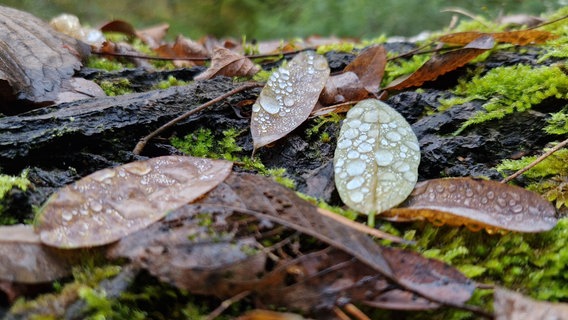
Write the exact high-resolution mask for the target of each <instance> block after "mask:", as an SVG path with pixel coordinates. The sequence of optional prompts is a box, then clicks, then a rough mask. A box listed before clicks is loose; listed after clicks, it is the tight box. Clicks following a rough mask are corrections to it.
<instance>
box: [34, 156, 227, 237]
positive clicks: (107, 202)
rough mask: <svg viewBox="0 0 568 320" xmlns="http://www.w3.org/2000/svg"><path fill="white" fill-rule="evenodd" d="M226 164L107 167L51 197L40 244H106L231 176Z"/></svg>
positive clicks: (188, 160) (187, 160)
mask: <svg viewBox="0 0 568 320" xmlns="http://www.w3.org/2000/svg"><path fill="white" fill-rule="evenodd" d="M231 168H232V163H231V162H228V161H223V160H211V159H201V158H193V157H183V156H164V157H158V158H152V159H149V160H146V161H137V162H132V163H128V164H125V165H122V166H119V167H116V168H112V169H103V170H100V171H97V172H95V173H92V174H90V175H88V176H86V177H84V178H82V179H81V180H79V181H77V182H75V183H73V184H71V185H68V186H66V187H65V188H63V189H61V190H59V191H58V192H57V193H55V194H54V195H52V196H51V197H50V198H49V199H48V201H47V202H46V203H45V205H44V206H43V207H42V208H41V210H40V212H39V213H38V216H37V218H36V231H37V232H38V233H39V234H40V238H41V241H42V242H43V243H45V244H47V245H50V246H54V247H59V248H79V247H92V246H98V245H104V244H108V243H111V242H114V241H116V240H119V239H120V238H122V237H124V236H125V235H128V234H130V233H133V232H135V231H137V230H140V229H142V228H145V227H147V226H148V225H150V224H152V223H153V222H155V221H157V220H159V219H161V218H162V217H163V216H164V215H165V214H166V213H167V212H168V211H170V210H173V209H175V208H178V207H180V206H182V205H184V204H186V203H188V202H191V201H193V200H195V199H197V198H199V197H200V196H202V195H203V194H204V193H206V192H208V191H209V190H211V189H213V188H214V187H215V186H216V185H217V184H219V183H221V182H222V181H223V180H224V179H225V178H226V177H227V176H228V175H229V173H230V172H231Z"/></svg>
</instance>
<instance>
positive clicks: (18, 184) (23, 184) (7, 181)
mask: <svg viewBox="0 0 568 320" xmlns="http://www.w3.org/2000/svg"><path fill="white" fill-rule="evenodd" d="M30 185H31V182H30V181H29V180H28V178H27V171H23V172H22V173H21V174H20V176H17V177H15V176H9V175H5V174H0V225H12V224H16V223H18V219H17V218H15V217H13V216H11V215H5V214H4V213H3V211H4V205H3V203H4V204H5V201H6V199H5V198H4V197H5V196H6V195H7V194H8V192H10V190H12V189H13V188H18V189H20V190H22V191H26V190H27V188H28V187H29V186H30Z"/></svg>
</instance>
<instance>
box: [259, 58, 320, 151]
mask: <svg viewBox="0 0 568 320" xmlns="http://www.w3.org/2000/svg"><path fill="white" fill-rule="evenodd" d="M329 72H330V70H329V66H328V64H327V60H326V59H325V58H324V57H323V56H321V55H318V54H315V53H313V52H311V51H307V52H300V53H299V54H297V55H296V56H295V57H294V59H292V60H291V61H290V62H289V63H288V65H285V66H281V67H280V68H278V70H276V71H274V72H273V73H272V75H271V76H270V78H269V79H268V81H267V82H266V86H264V88H263V89H262V91H261V92H260V95H259V96H258V99H257V100H256V103H255V104H254V105H253V106H252V116H251V123H250V131H251V135H252V140H253V145H254V149H255V150H256V149H258V148H260V147H262V146H265V145H267V144H269V143H272V142H274V141H276V140H278V139H280V138H282V137H284V136H286V135H287V134H288V133H290V132H292V130H294V129H296V128H297V127H298V126H300V125H301V124H302V123H303V122H304V121H306V119H307V118H308V116H309V115H310V113H311V112H312V110H313V109H314V106H315V105H316V103H317V101H318V98H319V95H320V93H321V91H322V89H323V87H324V86H325V84H326V81H327V79H328V78H329Z"/></svg>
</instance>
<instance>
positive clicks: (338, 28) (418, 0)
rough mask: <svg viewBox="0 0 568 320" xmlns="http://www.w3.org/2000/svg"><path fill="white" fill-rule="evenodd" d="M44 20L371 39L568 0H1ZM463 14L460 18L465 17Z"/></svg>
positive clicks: (255, 35)
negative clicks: (73, 18) (456, 12)
mask: <svg viewBox="0 0 568 320" xmlns="http://www.w3.org/2000/svg"><path fill="white" fill-rule="evenodd" d="M0 3H2V4H3V5H7V6H11V7H15V8H20V9H23V10H26V11H29V12H31V13H33V14H35V15H37V16H39V17H41V18H43V19H45V20H49V19H51V18H52V17H54V16H56V15H58V14H60V13H71V14H75V15H77V16H79V18H80V19H81V22H82V23H83V24H84V25H85V24H87V25H91V26H97V25H98V24H100V23H102V22H105V21H109V20H112V19H122V20H126V21H128V22H131V23H132V24H134V26H135V27H137V28H143V27H147V26H151V25H153V24H157V23H162V22H168V23H169V24H170V26H171V28H170V32H169V34H170V36H175V35H177V34H183V35H185V36H188V37H192V38H199V37H201V36H203V35H206V34H209V35H214V36H217V37H223V36H233V37H236V38H240V37H241V36H242V35H246V36H247V39H249V40H250V39H258V40H265V39H275V38H293V37H307V36H310V35H321V36H330V35H335V36H340V37H361V38H373V37H377V36H379V35H381V34H386V35H389V36H392V35H402V36H411V35H415V34H418V33H420V32H421V31H424V30H439V29H442V28H443V27H445V26H447V25H448V24H449V22H450V20H451V17H452V13H443V12H440V11H441V10H442V9H444V8H448V7H454V8H455V7H457V8H462V9H465V10H468V11H470V12H472V13H474V14H477V15H482V16H484V17H486V18H488V19H496V18H498V17H499V16H500V15H506V14H512V13H527V14H534V15H540V14H542V13H546V12H550V11H553V10H555V9H557V8H559V7H562V6H563V5H564V4H568V1H567V0H540V1H539V0H530V1H522V0H502V1H496V0H481V1H475V0H468V1H464V0H461V1H449V0H445V1H443V0H431V1H424V0H383V1H376V0H375V1H373V0H330V1H324V0H185V1H183V0H103V1H89V0H84V1H72V0H53V1H42V0H0ZM464 18H465V17H464Z"/></svg>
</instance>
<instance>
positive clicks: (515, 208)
mask: <svg viewBox="0 0 568 320" xmlns="http://www.w3.org/2000/svg"><path fill="white" fill-rule="evenodd" d="M511 210H513V212H514V213H521V211H523V206H522V205H520V204H518V205H516V206H514V207H513V208H511Z"/></svg>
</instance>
